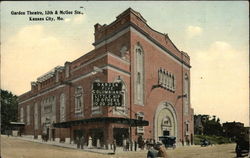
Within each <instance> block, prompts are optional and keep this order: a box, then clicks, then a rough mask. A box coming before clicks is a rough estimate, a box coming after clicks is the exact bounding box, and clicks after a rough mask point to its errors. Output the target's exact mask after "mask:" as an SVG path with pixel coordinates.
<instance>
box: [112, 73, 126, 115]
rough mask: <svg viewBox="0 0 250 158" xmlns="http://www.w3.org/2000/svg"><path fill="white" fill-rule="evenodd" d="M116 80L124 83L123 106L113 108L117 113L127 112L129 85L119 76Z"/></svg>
mask: <svg viewBox="0 0 250 158" xmlns="http://www.w3.org/2000/svg"><path fill="white" fill-rule="evenodd" d="M114 82H118V83H122V106H117V107H114V108H113V113H114V114H117V115H124V114H127V111H128V110H127V108H128V107H127V104H128V103H127V102H128V99H127V98H128V94H127V86H126V84H125V82H124V81H123V80H122V79H121V78H120V77H119V78H117V79H115V81H114Z"/></svg>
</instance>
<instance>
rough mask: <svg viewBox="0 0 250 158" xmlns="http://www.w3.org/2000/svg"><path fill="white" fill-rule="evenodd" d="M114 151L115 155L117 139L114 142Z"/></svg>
mask: <svg viewBox="0 0 250 158" xmlns="http://www.w3.org/2000/svg"><path fill="white" fill-rule="evenodd" d="M113 151H114V154H115V151H116V140H115V139H114V140H113Z"/></svg>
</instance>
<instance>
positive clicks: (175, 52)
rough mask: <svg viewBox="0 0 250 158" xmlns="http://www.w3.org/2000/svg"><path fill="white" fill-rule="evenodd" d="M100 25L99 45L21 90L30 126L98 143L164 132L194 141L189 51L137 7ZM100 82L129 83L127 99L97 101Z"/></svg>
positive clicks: (22, 111) (51, 135)
mask: <svg viewBox="0 0 250 158" xmlns="http://www.w3.org/2000/svg"><path fill="white" fill-rule="evenodd" d="M94 29H95V33H94V37H95V41H94V43H93V45H94V47H95V48H94V50H92V51H90V52H88V53H86V54H84V55H83V56H81V57H80V58H78V59H76V60H74V61H72V62H65V64H64V66H58V67H56V68H54V69H52V70H51V71H49V72H48V73H46V74H44V75H42V76H40V77H38V78H37V81H34V82H31V90H30V91H28V92H27V93H24V94H23V95H21V96H19V119H20V121H21V122H24V123H25V127H24V129H23V131H22V132H23V134H25V135H34V137H35V138H41V136H42V135H47V136H48V139H50V140H60V141H66V142H68V141H72V140H75V139H76V137H81V136H83V137H84V139H85V140H88V139H90V138H92V142H93V144H92V145H94V146H96V145H97V144H98V143H99V142H100V145H101V146H104V145H107V144H111V143H112V142H113V140H114V139H116V141H117V144H118V145H121V143H122V140H123V139H126V138H130V139H132V140H133V141H135V140H138V139H141V138H144V139H155V140H158V139H159V136H163V135H165V136H166V135H170V136H175V137H176V138H177V139H176V140H177V143H178V144H181V143H182V144H185V143H186V142H190V141H191V142H192V139H193V133H194V131H193V129H194V128H193V122H194V121H193V109H192V108H191V106H190V68H191V66H190V58H189V56H188V54H187V53H185V52H183V51H180V50H179V49H178V48H177V47H176V46H175V45H174V44H173V42H172V41H171V40H170V38H169V37H168V35H167V34H163V33H160V32H158V31H156V30H154V29H152V28H151V27H150V26H149V25H148V24H147V21H146V20H145V19H144V18H143V17H142V15H141V14H140V13H138V12H136V11H134V10H133V9H131V8H129V9H127V10H125V11H124V12H123V13H121V14H120V15H118V16H117V17H116V20H115V21H114V22H112V23H111V24H109V25H106V24H104V25H100V24H98V23H97V24H96V25H95V26H94ZM98 82H99V83H122V92H121V94H122V105H121V106H106V105H102V106H99V105H96V104H95V103H94V102H93V100H94V98H93V93H92V92H93V83H98ZM86 142H88V141H86Z"/></svg>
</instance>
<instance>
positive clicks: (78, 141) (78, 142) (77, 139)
mask: <svg viewBox="0 0 250 158" xmlns="http://www.w3.org/2000/svg"><path fill="white" fill-rule="evenodd" d="M76 146H77V149H80V138H79V137H78V136H77V137H76Z"/></svg>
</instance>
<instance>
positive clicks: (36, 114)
mask: <svg viewBox="0 0 250 158" xmlns="http://www.w3.org/2000/svg"><path fill="white" fill-rule="evenodd" d="M34 118H35V120H34V123H35V129H36V130H37V129H38V128H39V125H38V104H37V103H35V107H34Z"/></svg>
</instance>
